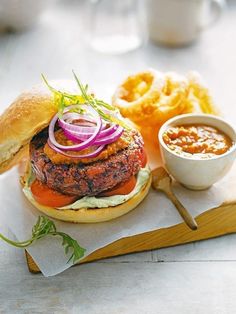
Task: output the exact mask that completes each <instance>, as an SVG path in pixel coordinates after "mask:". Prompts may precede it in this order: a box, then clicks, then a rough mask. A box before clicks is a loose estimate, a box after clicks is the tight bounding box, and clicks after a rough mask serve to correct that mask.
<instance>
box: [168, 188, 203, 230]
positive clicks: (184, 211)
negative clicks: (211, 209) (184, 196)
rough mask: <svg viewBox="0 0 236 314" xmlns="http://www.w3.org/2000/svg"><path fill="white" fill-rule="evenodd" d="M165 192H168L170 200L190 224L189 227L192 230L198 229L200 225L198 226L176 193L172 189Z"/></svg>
mask: <svg viewBox="0 0 236 314" xmlns="http://www.w3.org/2000/svg"><path fill="white" fill-rule="evenodd" d="M165 192H166V194H167V196H168V197H169V198H170V200H171V201H172V203H173V204H174V205H175V207H176V208H177V210H178V212H179V214H180V215H181V217H182V218H183V220H184V221H185V223H186V224H187V225H188V226H189V228H190V229H192V230H196V229H197V228H198V226H197V223H196V221H195V219H194V218H193V217H192V216H191V215H190V214H189V212H188V211H187V209H186V208H185V207H184V206H183V204H181V203H180V201H179V200H178V198H177V197H176V196H175V194H174V193H173V192H172V190H171V189H170V190H169V191H165Z"/></svg>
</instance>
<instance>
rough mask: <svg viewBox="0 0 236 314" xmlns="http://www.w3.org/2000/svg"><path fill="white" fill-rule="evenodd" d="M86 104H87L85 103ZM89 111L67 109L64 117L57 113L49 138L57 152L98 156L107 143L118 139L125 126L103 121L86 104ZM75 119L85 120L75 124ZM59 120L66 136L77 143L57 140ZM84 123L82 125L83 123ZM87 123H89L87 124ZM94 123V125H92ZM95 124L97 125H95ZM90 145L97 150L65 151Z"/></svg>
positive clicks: (79, 149) (87, 156)
mask: <svg viewBox="0 0 236 314" xmlns="http://www.w3.org/2000/svg"><path fill="white" fill-rule="evenodd" d="M84 106H86V105H84ZM75 107H77V106H76V105H72V106H69V107H67V108H66V109H69V110H70V109H73V108H75ZM86 111H87V112H90V113H91V114H92V116H91V115H89V114H87V113H85V114H80V113H77V112H69V111H66V112H64V113H63V115H62V118H59V117H58V115H57V114H56V115H55V116H54V117H53V119H52V120H51V122H50V124H49V139H48V145H49V146H50V147H51V148H52V149H53V150H55V151H56V152H58V153H60V154H62V155H64V156H67V157H70V158H80V159H81V158H89V157H90V158H91V157H96V156H98V155H99V154H100V152H101V151H102V150H103V149H104V147H105V145H107V144H110V143H113V142H115V141H116V140H118V138H119V137H120V136H121V134H122V132H123V127H122V126H120V125H117V124H110V126H109V127H107V126H108V123H107V122H105V121H102V119H101V117H100V115H99V114H98V113H97V111H96V110H94V109H93V108H92V107H91V106H86ZM74 120H83V122H81V123H80V124H79V122H78V124H73V121H74ZM57 121H58V124H59V126H60V127H61V128H62V129H63V132H64V134H65V136H66V137H67V138H68V139H69V140H71V141H73V142H75V143H76V144H75V145H68V146H66V145H61V144H59V143H58V142H57V140H56V139H55V135H54V129H55V125H56V123H57ZM81 124H82V125H81ZM86 124H87V125H86ZM91 124H92V125H91ZM94 125H95V126H94ZM88 147H93V148H94V149H95V150H94V151H93V152H91V153H89V154H85V155H72V154H69V153H67V152H65V151H81V150H83V149H86V148H88Z"/></svg>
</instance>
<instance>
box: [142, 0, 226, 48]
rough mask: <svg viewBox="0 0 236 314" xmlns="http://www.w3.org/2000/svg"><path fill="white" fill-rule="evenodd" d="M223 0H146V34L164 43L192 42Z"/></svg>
mask: <svg viewBox="0 0 236 314" xmlns="http://www.w3.org/2000/svg"><path fill="white" fill-rule="evenodd" d="M224 7H225V1H224V0H147V22H148V31H149V38H150V39H151V40H152V41H154V42H156V43H161V44H164V45H168V46H181V45H186V44H189V43H191V42H193V41H194V40H195V39H197V37H198V35H199V34H200V33H201V31H203V30H204V29H206V28H207V27H208V26H210V25H212V24H214V23H215V22H216V21H217V20H218V18H219V17H220V15H221V13H222V11H223V8H224Z"/></svg>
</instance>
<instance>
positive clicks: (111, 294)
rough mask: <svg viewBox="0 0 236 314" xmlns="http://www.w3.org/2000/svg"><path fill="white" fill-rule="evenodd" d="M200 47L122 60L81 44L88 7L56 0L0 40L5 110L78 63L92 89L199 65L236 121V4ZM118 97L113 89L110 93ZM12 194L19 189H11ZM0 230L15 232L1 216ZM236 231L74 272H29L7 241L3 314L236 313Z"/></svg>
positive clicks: (0, 283)
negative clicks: (26, 27) (24, 28)
mask: <svg viewBox="0 0 236 314" xmlns="http://www.w3.org/2000/svg"><path fill="white" fill-rule="evenodd" d="M229 5H230V6H229V8H228V10H227V11H226V12H225V15H224V17H223V18H222V19H221V21H220V22H219V23H218V24H217V25H216V26H214V27H212V28H211V29H209V30H207V31H205V33H204V34H203V36H202V37H201V39H200V40H199V41H198V42H197V43H196V44H195V45H193V46H190V47H186V48H181V49H172V50H169V49H166V48H160V47H157V46H154V45H153V44H150V43H149V44H147V45H146V46H145V47H143V48H141V49H139V50H137V51H135V52H132V53H129V54H127V55H122V56H120V57H119V56H105V55H100V54H97V53H95V52H92V51H90V49H89V48H88V47H87V46H86V45H85V43H84V35H83V34H84V33H85V32H83V33H82V30H83V22H84V17H85V14H83V13H84V5H83V2H82V3H81V2H79V1H70V0H67V1H66V0H64V1H62V0H61V1H58V6H57V7H56V8H54V9H53V10H50V11H48V12H47V13H45V15H44V16H43V18H42V20H41V22H40V23H39V24H38V25H37V26H36V27H35V28H33V29H31V30H30V31H28V32H25V33H22V34H5V35H1V36H0V112H2V111H3V109H4V108H5V107H7V106H8V105H9V103H10V102H11V101H12V100H13V99H14V97H15V96H17V95H18V93H19V92H20V91H21V90H22V89H25V88H28V87H30V86H31V85H32V84H34V83H38V82H39V81H40V77H39V75H40V73H44V74H46V76H47V77H48V78H50V79H51V78H70V77H71V69H74V70H75V71H76V72H77V73H78V74H79V76H80V77H81V78H82V80H83V81H86V82H89V83H90V84H91V85H92V86H94V88H95V90H96V87H97V88H99V86H111V85H113V86H115V85H116V84H117V83H118V82H119V81H121V80H122V79H123V78H124V77H125V76H126V75H127V74H128V73H134V72H136V71H140V70H142V69H146V68H147V67H154V68H157V69H159V70H163V71H169V70H176V71H179V72H180V73H185V72H187V71H189V70H191V69H194V70H197V71H199V72H200V73H201V74H202V75H203V76H204V78H205V79H206V81H207V82H208V85H209V87H210V89H211V92H212V94H213V96H214V98H215V99H216V100H217V103H218V104H219V105H220V107H221V108H222V110H223V111H224V113H225V115H226V116H227V117H228V119H230V120H231V121H232V122H234V123H235V122H236V84H235V77H236V44H235V40H236V4H235V2H234V1H231V2H230V3H229ZM111 93H112V91H111ZM9 193H11V194H12V195H13V197H14V191H9ZM0 232H3V233H6V234H8V230H7V228H6V226H3V225H2V224H1V221H0ZM235 247H236V235H228V236H224V237H220V238H217V239H212V240H207V241H202V242H198V243H193V244H188V245H182V246H178V247H174V248H167V249H161V250H156V251H152V252H146V253H139V254H133V255H127V256H122V257H117V258H112V259H107V260H103V261H100V262H94V263H91V264H87V265H81V266H79V267H75V268H72V269H70V270H68V271H66V272H64V273H62V274H60V275H58V276H55V277H52V278H44V277H43V276H42V275H32V274H30V273H29V272H28V269H27V267H26V263H25V257H24V252H23V251H21V250H18V249H15V248H13V247H9V246H7V245H5V243H2V242H1V243H0V313H80V314H83V313H86V314H87V313H88V314H90V313H94V314H105V313H109V314H115V313H122V314H123V313H134V314H137V313H141V314H143V313H147V314H152V313H153V314H156V313H158V314H167V313H168V314H169V313H177V314H178V313H179V314H182V313H183V314H184V313H192V314H195V313H196V314H198V313H208V314H211V313H212V314H225V313H227V314H228V313H229V314H231V313H235V312H236V299H235V291H236V249H235Z"/></svg>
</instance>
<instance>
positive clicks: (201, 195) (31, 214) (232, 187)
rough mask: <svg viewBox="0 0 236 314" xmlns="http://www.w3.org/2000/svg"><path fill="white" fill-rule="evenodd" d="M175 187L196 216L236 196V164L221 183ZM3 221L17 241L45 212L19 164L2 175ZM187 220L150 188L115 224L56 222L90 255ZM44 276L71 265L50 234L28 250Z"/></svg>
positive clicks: (0, 182)
mask: <svg viewBox="0 0 236 314" xmlns="http://www.w3.org/2000/svg"><path fill="white" fill-rule="evenodd" d="M174 190H175V193H176V195H177V196H178V197H179V199H180V201H181V202H182V203H183V204H184V205H185V206H186V207H187V208H188V210H189V211H190V213H191V214H192V215H193V216H195V217H196V216H198V215H199V214H201V213H202V212H204V211H207V210H209V209H212V208H214V207H216V206H219V205H221V204H222V203H223V202H224V201H230V200H236V165H234V167H233V169H232V170H231V171H230V173H229V174H228V175H227V176H226V177H225V178H224V179H223V180H221V181H220V182H218V183H217V184H215V185H214V186H213V187H211V188H210V189H209V190H206V191H189V190H187V189H185V188H183V187H182V186H180V185H178V184H175V185H174ZM0 201H1V210H0V219H1V221H2V222H3V224H5V225H7V226H8V227H9V229H10V230H11V231H12V232H13V234H15V236H16V238H17V239H18V240H26V239H28V238H29V237H30V235H31V229H32V226H33V225H34V224H35V222H36V220H37V217H38V216H39V215H40V212H39V211H38V210H36V209H35V208H34V207H33V206H32V205H31V204H30V203H29V202H28V201H27V199H26V198H25V196H24V195H23V193H22V191H21V186H20V184H19V178H18V171H17V169H16V168H14V169H12V170H10V171H8V172H7V173H5V174H3V175H1V176H0ZM181 222H182V218H181V217H180V216H179V214H178V212H177V211H176V209H175V207H174V206H173V205H172V204H171V202H170V201H169V200H168V199H167V198H166V196H165V195H164V194H162V193H161V192H156V191H153V190H151V191H150V193H149V195H148V196H147V198H146V199H145V200H144V201H143V202H142V203H141V204H140V205H139V206H138V207H137V208H136V209H135V210H133V211H132V212H130V213H129V214H127V215H125V216H123V217H120V218H117V219H115V220H113V221H110V222H105V223H98V224H71V223H64V222H60V221H55V223H56V226H57V228H58V230H60V231H63V232H66V233H68V234H70V235H71V236H72V237H74V238H75V239H76V240H77V241H78V242H79V243H80V244H81V245H82V246H83V247H84V248H86V256H87V255H89V254H90V253H91V252H93V251H95V250H97V249H99V248H101V247H104V246H106V245H107V244H109V243H111V242H114V241H116V240H118V239H120V238H123V237H128V236H132V235H136V234H140V233H144V232H148V231H152V230H157V229H160V228H165V227H169V226H172V225H176V224H178V223H181ZM28 251H29V253H30V254H31V256H32V257H33V259H34V260H35V262H36V263H37V264H38V266H39V268H40V269H41V271H42V273H43V274H44V275H45V276H53V275H56V274H58V273H60V272H62V271H64V270H66V269H67V268H69V267H70V266H71V263H70V264H68V263H67V260H68V256H65V255H64V249H63V248H62V245H61V240H60V239H58V238H56V237H48V238H45V239H42V240H40V241H38V242H36V243H35V244H34V245H33V246H31V247H30V248H29V249H28Z"/></svg>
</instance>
